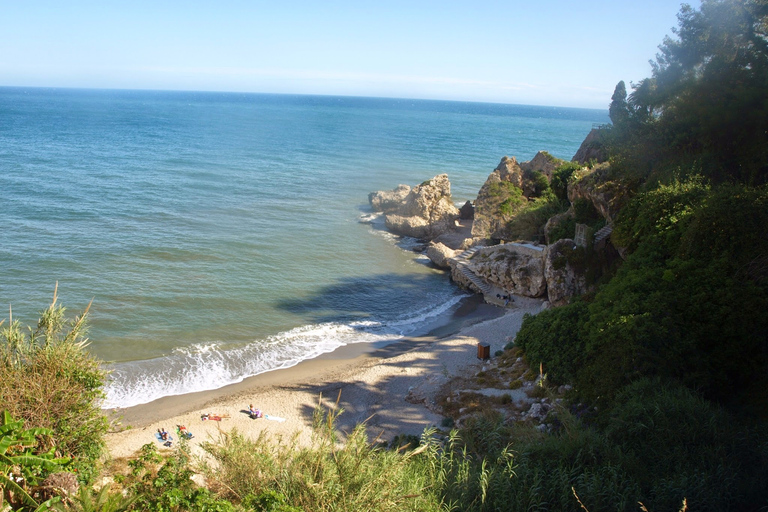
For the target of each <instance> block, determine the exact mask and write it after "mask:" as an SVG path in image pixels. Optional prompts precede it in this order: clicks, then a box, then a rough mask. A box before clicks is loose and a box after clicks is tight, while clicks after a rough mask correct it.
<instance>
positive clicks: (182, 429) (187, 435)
mask: <svg viewBox="0 0 768 512" xmlns="http://www.w3.org/2000/svg"><path fill="white" fill-rule="evenodd" d="M176 430H178V431H179V437H181V438H184V439H192V438H193V437H195V436H193V435H192V432H190V431H189V430H187V427H185V426H184V425H176Z"/></svg>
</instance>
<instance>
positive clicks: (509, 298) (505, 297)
mask: <svg viewBox="0 0 768 512" xmlns="http://www.w3.org/2000/svg"><path fill="white" fill-rule="evenodd" d="M496 298H497V299H501V300H503V301H504V306H505V307H506V306H508V305H509V303H510V302H515V299H513V298H512V295H511V294H510V295H501V294H498V293H497V294H496Z"/></svg>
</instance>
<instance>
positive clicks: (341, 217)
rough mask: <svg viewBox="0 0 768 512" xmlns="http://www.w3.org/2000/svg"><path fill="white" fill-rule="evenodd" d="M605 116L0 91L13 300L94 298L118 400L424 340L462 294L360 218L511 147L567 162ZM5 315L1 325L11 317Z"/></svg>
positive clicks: (269, 98) (452, 106) (2, 302)
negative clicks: (396, 191)
mask: <svg viewBox="0 0 768 512" xmlns="http://www.w3.org/2000/svg"><path fill="white" fill-rule="evenodd" d="M604 122H607V111H602V110H585V109H568V108H553V107H531V106H515V105H496V104H479V103H460V102H443V101H424V100H402V99H372V98H349V97H319V96H287V95H259V94H233V93H190V92H150V91H97V90H55V89H34V88H0V204H1V207H0V224H1V225H2V228H1V229H0V307H2V308H4V309H5V308H7V307H8V306H10V305H12V307H13V315H14V318H15V319H21V320H22V322H23V323H25V324H34V323H35V322H36V321H37V313H38V312H39V311H40V310H41V309H43V308H44V307H45V305H46V304H47V303H49V302H50V299H51V296H52V293H53V288H54V284H55V283H56V282H57V281H58V283H59V297H60V300H61V302H62V303H63V304H64V305H65V306H66V307H67V308H68V309H69V311H70V312H72V313H74V312H79V311H81V310H82V309H84V308H85V306H86V305H87V304H88V302H89V301H90V300H91V299H93V306H92V309H91V320H92V323H91V326H92V327H91V331H90V338H91V340H92V344H91V350H92V351H93V352H94V353H95V354H96V355H98V356H99V357H100V358H102V359H104V360H106V361H110V362H111V364H110V368H111V369H112V370H113V373H112V381H111V382H110V385H109V388H108V392H107V395H108V396H107V401H106V403H105V407H114V406H121V407H126V406H130V405H135V404H138V403H144V402H148V401H151V400H153V399H155V398H159V397H161V396H165V395H170V394H179V393H184V392H190V391H198V390H203V389H214V388H217V387H220V386H223V385H226V384H228V383H232V382H237V381H239V380H241V379H243V378H244V377H246V376H249V375H254V374H257V373H261V372H264V371H267V370H270V369H274V368H279V367H286V366H291V365H293V364H296V362H298V361H300V360H302V359H306V358H310V357H314V356H316V355H318V354H320V353H323V352H327V351H330V350H333V349H334V348H336V347H338V346H341V345H344V344H349V343H369V342H377V341H382V340H389V339H397V338H398V337H401V336H403V335H405V334H409V333H415V332H419V329H423V328H424V326H425V325H426V324H428V323H429V322H430V321H431V320H433V319H434V318H436V317H437V316H439V315H442V314H446V313H448V312H450V311H451V310H452V308H455V307H456V305H457V304H458V301H459V300H460V299H461V297H462V296H463V295H462V293H461V292H460V291H459V290H457V289H456V288H455V287H454V286H452V285H451V284H450V282H449V280H448V277H447V275H445V274H444V273H443V272H440V271H437V270H434V269H432V268H430V267H429V265H428V264H427V262H426V261H425V258H424V257H423V256H419V255H417V254H415V253H413V252H411V251H409V250H407V249H408V245H409V243H411V242H412V241H409V240H400V239H397V238H395V237H392V236H390V235H388V234H387V233H385V232H384V231H381V230H379V229H376V228H374V227H372V226H370V225H367V224H363V223H360V222H359V218H360V216H361V215H362V214H364V213H366V212H368V205H367V195H368V193H369V192H371V191H373V190H382V189H391V188H394V187H395V186H396V185H397V184H399V183H406V184H410V185H414V184H418V183H421V182H422V181H424V180H426V179H429V178H431V177H432V176H434V175H436V174H440V173H448V175H449V177H450V179H451V184H452V191H453V195H454V198H455V200H456V202H457V203H463V202H464V201H466V200H467V199H473V198H474V197H475V196H476V194H477V191H478V190H479V188H480V186H481V185H482V184H483V182H484V181H485V179H486V178H487V176H488V174H489V173H490V172H491V171H492V170H493V169H494V168H495V167H496V165H497V164H498V162H499V160H500V159H501V157H502V156H504V155H509V156H516V157H517V158H518V160H521V161H525V160H530V159H531V158H532V157H533V156H534V155H535V153H536V151H538V150H541V149H544V150H547V151H549V152H550V153H552V154H553V155H555V156H557V157H560V158H565V159H570V158H571V157H572V156H573V154H574V153H575V152H576V150H577V149H578V147H579V144H580V143H581V141H582V140H583V139H584V137H585V136H586V134H587V133H588V132H589V130H590V129H591V127H592V124H593V123H604ZM6 317H7V314H4V315H0V318H6Z"/></svg>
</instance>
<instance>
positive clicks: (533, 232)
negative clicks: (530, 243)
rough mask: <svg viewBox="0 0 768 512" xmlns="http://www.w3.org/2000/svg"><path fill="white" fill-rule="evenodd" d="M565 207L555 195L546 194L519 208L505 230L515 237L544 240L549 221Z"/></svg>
mask: <svg viewBox="0 0 768 512" xmlns="http://www.w3.org/2000/svg"><path fill="white" fill-rule="evenodd" d="M565 209H566V208H565V206H564V205H563V204H562V203H561V202H560V201H558V200H557V199H556V198H555V196H554V195H552V194H551V193H550V194H545V195H544V196H542V197H539V198H536V199H533V200H532V201H529V202H528V203H527V204H526V205H525V207H524V208H522V209H518V210H517V213H516V215H515V216H514V218H513V219H512V220H510V221H509V222H508V223H507V226H506V230H505V232H506V233H507V234H508V235H507V236H509V237H510V238H513V239H520V240H536V241H540V242H544V226H545V225H546V223H547V221H548V220H549V218H550V217H552V216H553V215H557V214H558V213H561V212H563V211H565Z"/></svg>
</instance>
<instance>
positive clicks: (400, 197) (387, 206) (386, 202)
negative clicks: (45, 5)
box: [368, 185, 411, 213]
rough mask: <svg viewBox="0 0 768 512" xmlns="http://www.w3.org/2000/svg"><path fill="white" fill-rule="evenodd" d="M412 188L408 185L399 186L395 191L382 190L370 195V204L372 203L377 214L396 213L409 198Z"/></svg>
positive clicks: (372, 207)
mask: <svg viewBox="0 0 768 512" xmlns="http://www.w3.org/2000/svg"><path fill="white" fill-rule="evenodd" d="M410 191H411V187H409V186H408V185H398V186H397V188H396V189H394V190H380V191H378V192H371V193H370V194H368V202H369V203H371V209H372V210H373V211H375V212H384V213H389V212H394V211H395V210H397V209H398V208H399V207H400V205H401V204H402V202H403V201H404V200H405V198H406V197H408V193H409V192H410Z"/></svg>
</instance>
